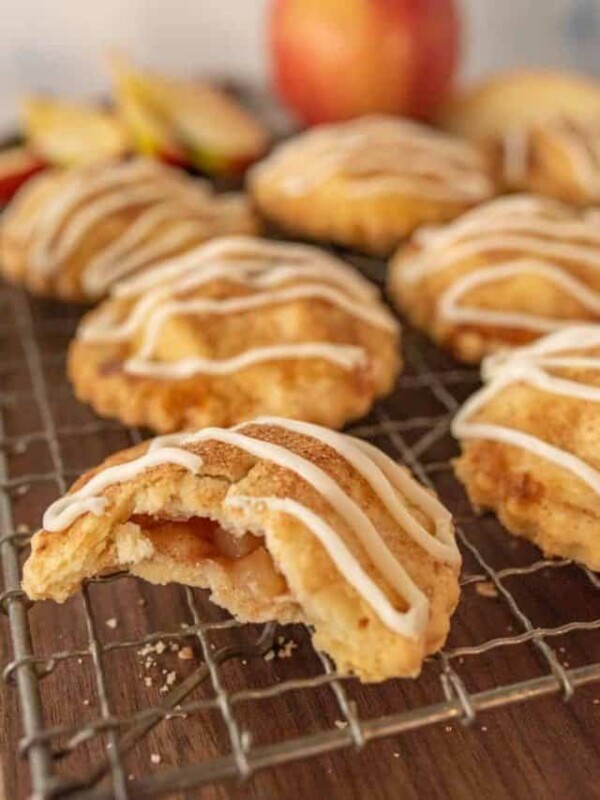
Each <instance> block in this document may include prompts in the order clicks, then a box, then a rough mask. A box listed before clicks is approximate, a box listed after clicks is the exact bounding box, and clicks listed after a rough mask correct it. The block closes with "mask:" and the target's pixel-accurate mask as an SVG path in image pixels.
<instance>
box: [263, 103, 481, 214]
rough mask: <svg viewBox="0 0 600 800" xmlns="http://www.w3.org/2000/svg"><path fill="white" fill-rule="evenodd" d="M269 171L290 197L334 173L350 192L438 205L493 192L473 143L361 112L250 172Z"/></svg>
mask: <svg viewBox="0 0 600 800" xmlns="http://www.w3.org/2000/svg"><path fill="white" fill-rule="evenodd" d="M273 172H278V173H279V175H278V179H279V182H278V186H279V188H280V189H281V190H282V191H284V192H286V193H287V194H289V195H291V196H299V195H303V194H306V193H308V192H310V191H311V190H312V189H314V188H315V187H317V186H319V185H321V184H322V183H324V182H326V181H327V180H328V179H329V178H331V177H334V176H336V175H340V176H343V177H344V178H345V179H346V180H347V181H348V191H350V192H352V193H353V194H372V193H382V192H386V191H392V192H394V191H396V192H398V191H399V192H402V193H408V194H410V195H414V196H417V197H423V198H425V199H429V200H437V201H441V202H456V201H465V202H476V201H480V200H483V199H485V198H487V197H490V196H491V195H492V194H493V191H494V189H493V184H492V181H491V179H490V177H489V176H488V175H487V174H486V173H485V169H484V163H483V159H482V157H481V155H480V153H479V152H478V151H477V150H476V148H475V147H474V146H473V145H471V144H469V143H466V142H461V141H458V140H456V139H454V138H452V137H450V136H447V135H445V134H442V133H440V132H439V131H434V130H432V129H430V128H427V127H426V126H424V125H419V124H418V123H415V122H412V121H409V120H402V119H395V118H392V117H378V116H369V117H363V118H361V119H358V120H353V121H351V122H346V123H341V124H336V125H323V126H319V127H317V128H314V129H313V130H311V131H309V132H308V133H304V134H301V135H300V136H298V137H295V138H294V139H291V140H290V141H289V142H286V143H285V144H283V145H281V146H280V147H278V148H277V149H276V150H275V152H274V153H273V154H272V155H271V156H270V157H269V158H267V159H265V160H264V161H262V162H261V163H260V164H259V165H257V166H256V167H254V168H253V171H252V174H253V176H254V177H256V176H259V177H260V176H263V175H264V176H267V177H268V176H269V175H270V174H272V173H273Z"/></svg>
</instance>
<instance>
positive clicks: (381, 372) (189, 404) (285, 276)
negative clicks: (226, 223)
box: [69, 237, 400, 432]
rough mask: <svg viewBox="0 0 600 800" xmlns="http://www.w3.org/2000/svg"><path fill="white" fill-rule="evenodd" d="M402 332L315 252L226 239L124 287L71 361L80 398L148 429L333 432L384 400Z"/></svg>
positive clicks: (96, 314) (357, 284) (86, 331)
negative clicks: (261, 425) (261, 419)
mask: <svg viewBox="0 0 600 800" xmlns="http://www.w3.org/2000/svg"><path fill="white" fill-rule="evenodd" d="M399 340H400V328H399V325H398V323H397V322H396V320H395V319H394V317H393V316H392V315H391V314H390V312H389V311H388V310H387V309H386V307H385V306H384V305H383V303H382V302H381V300H380V299H379V295H378V292H377V290H376V289H375V287H374V286H372V285H371V284H370V283H369V282H368V281H366V280H365V279H364V278H362V276H360V274H359V273H358V272H356V271H355V270H353V269H352V268H351V267H349V266H348V265H346V264H345V263H344V262H342V261H340V260H339V259H336V258H334V257H333V256H331V255H329V254H327V253H325V252H323V251H321V250H318V249H317V248H314V247H309V246H303V245H293V244H285V243H279V242H271V241H267V240H265V239H258V238H253V237H226V238H223V239H216V240H214V241H212V242H209V243H207V244H205V245H203V246H201V247H199V248H197V249H196V250H194V251H192V252H190V253H188V254H186V255H185V256H182V257H180V258H179V259H175V260H173V261H172V262H171V263H169V264H168V263H162V264H161V265H160V266H159V267H157V268H155V269H154V270H149V271H147V272H145V273H143V274H142V275H140V276H139V277H137V278H132V279H130V280H129V281H124V282H122V283H121V284H120V285H119V286H118V287H116V288H115V291H114V292H113V294H112V295H111V296H110V297H109V298H108V299H106V300H105V301H104V302H103V303H101V304H100V306H98V307H97V308H96V309H95V310H93V311H92V312H90V313H89V314H88V315H87V316H86V317H85V318H84V319H83V322H82V324H81V326H80V328H79V330H78V332H77V335H76V338H75V341H74V342H73V344H72V346H71V349H70V353H69V376H70V379H71V381H72V383H73V386H74V388H75V392H76V394H77V396H78V398H79V399H80V400H83V401H85V402H89V403H90V404H91V405H92V406H93V408H94V409H95V410H96V411H97V412H98V413H99V414H100V415H102V416H109V417H118V418H119V419H120V420H122V421H123V422H125V423H126V424H129V425H144V426H147V427H149V428H151V429H153V430H155V431H158V432H168V431H174V430H183V429H189V428H197V427H200V426H204V425H231V424H234V423H236V422H241V421H243V420H245V419H250V418H251V417H253V416H256V415H257V414H264V413H269V414H278V415H281V416H286V417H295V418H297V419H304V420H307V421H311V422H317V423H320V424H323V425H328V426H330V427H341V426H342V425H343V424H344V423H345V422H346V421H348V420H351V419H355V418H357V417H360V416H362V415H363V414H365V413H366V412H367V411H368V409H369V408H370V406H371V404H372V403H373V401H374V400H375V399H376V398H377V397H379V396H381V395H384V394H386V393H388V392H389V391H390V390H391V389H392V387H393V384H394V380H395V377H396V375H397V373H398V371H399V368H400V355H399V344H400V342H399Z"/></svg>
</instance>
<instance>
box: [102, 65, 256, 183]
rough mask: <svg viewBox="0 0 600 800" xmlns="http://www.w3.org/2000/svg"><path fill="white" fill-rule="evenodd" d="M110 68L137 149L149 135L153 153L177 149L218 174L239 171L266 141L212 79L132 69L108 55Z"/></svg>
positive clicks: (190, 160) (193, 162)
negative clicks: (168, 76)
mask: <svg viewBox="0 0 600 800" xmlns="http://www.w3.org/2000/svg"><path fill="white" fill-rule="evenodd" d="M113 73H114V75H115V88H116V92H117V98H118V100H117V102H118V105H119V107H120V108H121V110H122V113H123V119H124V121H125V123H126V124H128V125H129V128H130V131H131V133H132V136H133V137H134V139H135V141H136V144H137V146H138V148H139V149H140V150H142V151H144V148H146V150H145V152H148V148H149V147H150V146H149V144H148V142H149V141H152V142H153V145H152V147H153V148H154V150H155V152H156V153H176V154H177V158H179V153H180V152H181V151H183V154H184V159H185V162H184V163H185V164H186V165H187V166H194V167H197V168H198V169H201V170H203V171H204V172H209V173H211V174H218V175H223V174H237V173H239V172H242V171H243V170H244V169H245V167H247V166H248V165H249V164H251V163H252V162H253V161H255V160H256V159H257V158H258V157H259V156H261V155H262V153H263V152H264V151H265V149H266V147H267V144H268V140H269V136H268V133H267V131H266V129H265V128H264V126H263V125H262V124H261V123H260V122H259V121H258V120H257V119H255V117H254V116H252V114H250V113H249V112H248V111H246V110H245V109H243V108H242V107H241V106H240V105H239V104H238V103H237V102H235V100H233V99H232V98H231V97H229V96H228V95H227V94H226V93H225V92H223V91H221V90H220V89H218V88H216V87H215V86H213V85H212V84H209V83H206V82H195V81H184V80H180V79H176V78H166V77H163V76H162V75H158V74H156V73H152V72H146V71H140V70H135V69H133V68H132V67H131V66H130V65H129V64H127V62H125V61H124V60H123V59H122V58H121V59H118V60H113ZM132 97H135V102H136V103H137V106H138V107H137V110H136V111H135V112H134V113H132V111H131V104H132V103H131V98H132ZM127 112H128V113H127ZM157 140H160V142H161V143H160V145H159V144H158V143H157Z"/></svg>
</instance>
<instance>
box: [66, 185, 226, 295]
mask: <svg viewBox="0 0 600 800" xmlns="http://www.w3.org/2000/svg"><path fill="white" fill-rule="evenodd" d="M200 211H201V206H200V207H198V208H197V209H193V208H190V209H189V212H188V214H189V219H186V218H185V206H184V205H183V204H181V203H173V202H172V201H171V202H169V201H165V202H161V203H159V204H158V205H151V206H150V207H149V208H147V209H146V210H145V211H143V212H142V214H140V216H139V217H138V218H137V219H136V220H135V221H134V223H133V224H132V225H131V226H130V227H129V228H127V229H126V230H125V231H124V233H123V234H122V235H121V236H119V237H117V238H116V239H115V240H114V241H113V242H112V243H111V244H109V245H108V247H105V248H104V249H103V250H101V251H100V252H99V253H97V254H96V255H95V256H94V257H93V258H92V259H90V261H89V263H88V265H87V267H86V269H85V272H84V273H83V275H82V285H83V288H84V290H85V291H86V292H87V293H88V294H90V295H94V296H96V295H100V294H102V293H104V292H106V290H107V289H108V288H109V286H110V285H111V284H113V283H116V281H118V280H119V278H121V277H123V276H125V275H131V274H132V273H134V272H136V271H137V270H138V269H140V267H143V266H144V265H145V264H148V263H149V262H151V261H155V260H157V259H159V258H160V259H162V258H165V257H168V256H169V255H170V254H171V253H172V252H174V251H176V250H177V249H178V248H180V247H182V246H183V245H184V244H185V243H186V242H187V241H189V240H190V238H191V237H194V236H198V234H199V233H201V232H202V231H204V232H205V233H208V232H209V231H210V220H207V224H206V225H202V220H201V218H200V217H199V212H200ZM165 222H166V223H173V222H176V223H179V224H178V226H177V227H176V228H174V229H173V228H171V227H170V228H168V229H167V233H166V234H163V235H162V236H160V237H157V238H155V237H153V235H152V234H153V233H154V232H155V231H156V230H157V229H158V228H159V227H160V226H161V225H162V224H164V223H165ZM148 239H149V240H150V241H147V240H148Z"/></svg>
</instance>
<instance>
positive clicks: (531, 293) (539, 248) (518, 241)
mask: <svg viewBox="0 0 600 800" xmlns="http://www.w3.org/2000/svg"><path fill="white" fill-rule="evenodd" d="M596 264H597V265H599V266H600V228H598V225H597V223H595V222H594V221H593V219H592V218H591V217H590V216H589V215H588V214H583V213H579V212H577V211H575V210H573V209H571V208H569V207H567V206H564V205H562V204H560V203H557V202H555V201H552V200H548V199H545V198H540V197H536V196H533V195H531V196H529V195H523V196H513V197H504V198H498V199H496V200H493V201H491V202H490V203H488V204H487V205H483V206H481V207H479V208H477V209H475V210H474V211H471V212H468V213H467V214H465V215H464V216H463V217H461V218H459V219H458V220H456V221H455V222H454V223H450V224H449V225H447V226H445V227H439V228H436V229H431V230H429V229H424V230H423V231H418V232H417V233H416V234H415V235H414V236H413V238H412V240H411V241H410V242H409V243H408V244H406V245H404V246H403V247H401V248H400V249H399V250H398V252H397V253H396V255H395V256H394V257H393V259H392V261H391V262H390V267H389V273H388V293H389V295H390V297H391V299H392V300H393V302H394V304H395V305H396V306H397V308H398V309H399V310H400V311H401V312H402V313H403V314H404V315H406V317H408V319H409V320H410V321H411V322H412V323H413V324H414V325H415V326H416V327H418V328H420V329H421V330H423V331H425V332H426V333H428V335H429V336H431V338H432V339H433V340H434V341H435V342H437V343H438V344H439V345H441V346H442V347H445V348H448V349H449V350H451V351H452V353H453V354H454V355H455V356H456V358H458V359H460V360H461V361H466V362H470V363H476V362H478V361H480V360H481V359H482V358H483V356H485V355H486V354H488V353H492V352H495V351H497V350H499V349H502V348H504V347H507V346H508V347H515V346H519V345H522V344H526V343H527V342H530V341H532V340H534V339H536V338H538V337H539V336H541V335H543V334H545V333H547V332H548V331H550V330H552V329H553V328H558V327H560V326H561V325H564V324H567V323H569V322H571V321H572V322H573V323H574V324H576V323H577V322H586V321H594V320H597V319H598V315H599V309H600V303H599V300H598V294H597V293H598V292H599V291H600V279H599V274H600V273H599V272H598V269H597V267H596V266H595V265H596ZM419 265H421V266H419ZM411 275H412V276H413V277H411ZM575 284H576V285H575ZM513 314H518V315H519V316H521V315H525V317H526V319H525V320H524V321H523V320H522V319H517V320H514V319H512V320H511V315H513Z"/></svg>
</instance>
